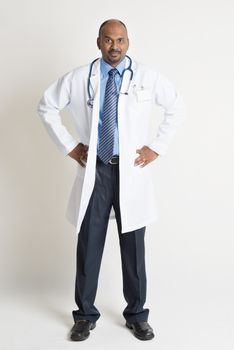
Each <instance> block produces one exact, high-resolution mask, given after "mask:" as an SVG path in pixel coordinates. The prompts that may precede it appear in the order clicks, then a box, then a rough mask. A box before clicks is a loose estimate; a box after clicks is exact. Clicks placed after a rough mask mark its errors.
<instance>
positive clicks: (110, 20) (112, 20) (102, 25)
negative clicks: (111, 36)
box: [98, 18, 127, 37]
mask: <svg viewBox="0 0 234 350" xmlns="http://www.w3.org/2000/svg"><path fill="white" fill-rule="evenodd" d="M109 22H117V23H120V24H122V26H123V27H124V28H125V29H126V30H127V27H126V25H125V24H124V23H123V22H122V21H120V20H119V19H114V18H113V19H107V20H106V21H105V22H103V23H102V24H101V25H100V28H99V31H98V36H99V37H100V35H101V31H102V28H103V27H104V26H105V25H106V24H107V23H109Z"/></svg>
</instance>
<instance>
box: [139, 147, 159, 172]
mask: <svg viewBox="0 0 234 350" xmlns="http://www.w3.org/2000/svg"><path fill="white" fill-rule="evenodd" d="M136 153H139V156H138V157H137V158H136V159H135V163H134V165H135V166H136V165H139V164H141V165H140V167H141V168H143V167H144V166H146V165H147V164H149V163H150V162H152V161H153V160H155V159H156V158H157V157H158V156H159V155H158V153H156V152H155V151H153V150H152V149H151V148H149V147H148V146H143V147H142V148H140V149H137V150H136Z"/></svg>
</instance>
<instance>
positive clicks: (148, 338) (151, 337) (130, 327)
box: [126, 323, 154, 340]
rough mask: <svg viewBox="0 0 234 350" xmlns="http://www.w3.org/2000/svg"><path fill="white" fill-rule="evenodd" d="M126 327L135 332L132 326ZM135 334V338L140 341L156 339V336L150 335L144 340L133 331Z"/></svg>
mask: <svg viewBox="0 0 234 350" xmlns="http://www.w3.org/2000/svg"><path fill="white" fill-rule="evenodd" d="M126 326H127V327H128V328H129V329H131V330H133V327H132V326H131V325H130V324H128V323H126ZM133 334H134V336H135V337H136V338H137V339H140V340H151V339H153V338H154V334H151V335H149V336H147V337H144V338H143V337H141V336H140V335H137V334H135V332H134V331H133Z"/></svg>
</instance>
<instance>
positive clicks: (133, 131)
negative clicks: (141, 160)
mask: <svg viewBox="0 0 234 350" xmlns="http://www.w3.org/2000/svg"><path fill="white" fill-rule="evenodd" d="M128 64H129V62H128V59H126V67H127V66H128ZM89 68H90V65H85V66H82V67H78V68H75V69H73V70H72V71H70V72H68V73H66V74H65V75H63V76H62V77H60V78H59V79H57V80H56V81H55V82H54V83H53V84H52V85H51V86H49V87H48V89H47V90H46V91H45V93H44V95H43V97H42V98H41V100H40V102H39V105H38V114H39V116H40V117H41V120H42V121H43V123H44V125H45V127H46V129H47V131H48V133H49V135H50V136H51V138H52V140H53V141H54V142H55V144H56V145H57V146H58V148H59V149H60V151H61V152H62V153H63V155H64V156H65V155H67V154H68V153H69V152H70V151H71V150H72V149H73V148H74V147H75V146H76V145H77V144H78V143H79V142H82V143H83V144H85V145H88V146H89V150H88V158H87V163H86V167H85V168H83V167H82V166H81V165H79V164H78V163H77V173H76V177H75V180H74V183H73V186H72V189H71V193H70V197H69V201H68V204H67V210H66V217H67V219H68V220H69V221H70V222H71V223H72V224H73V225H74V226H75V227H76V234H77V235H78V234H79V231H80V226H81V223H82V220H83V218H84V215H85V212H86V209H87V206H88V203H89V199H90V196H91V194H92V190H93V187H94V182H95V170H96V168H95V164H96V155H97V137H98V120H99V100H100V59H99V60H97V61H96V62H95V63H94V66H93V70H92V74H91V78H90V85H91V86H90V88H91V89H90V90H91V93H92V95H93V97H94V104H93V108H90V107H88V105H87V101H88V94H87V81H88V74H89ZM132 70H133V79H132V80H131V82H130V85H129V81H130V80H129V77H130V73H129V71H128V70H127V71H126V72H125V74H124V78H123V83H122V90H121V91H123V92H124V91H128V95H127V94H123V93H122V94H120V96H119V102H118V130H119V155H120V159H119V174H120V190H119V200H120V212H121V223H122V233H125V232H128V231H132V230H135V229H138V228H140V227H143V226H146V225H148V224H149V223H152V222H154V221H155V220H157V218H158V208H157V204H156V199H155V193H154V189H153V183H152V176H151V175H152V174H151V169H150V165H151V164H152V163H150V164H149V165H146V166H145V167H142V168H141V167H139V166H134V161H135V159H136V158H137V156H138V155H139V154H138V153H136V149H138V148H141V147H143V146H144V145H147V146H149V147H150V148H151V149H153V150H154V151H156V152H157V153H158V154H159V155H160V156H163V155H164V154H165V153H166V151H167V148H168V146H169V143H170V142H171V140H172V137H173V135H174V133H175V131H176V128H177V125H178V124H180V122H181V121H182V120H183V103H182V100H181V97H180V96H179V94H178V92H177V91H176V90H175V88H174V85H173V84H172V83H171V82H170V81H169V80H168V79H167V78H166V77H165V76H163V75H162V74H160V73H159V72H158V71H157V70H154V69H151V68H147V67H146V66H144V65H142V64H139V63H137V62H136V61H133V62H132ZM154 104H158V105H160V106H162V107H163V109H164V119H163V120H162V122H161V123H160V124H159V128H158V130H155V137H154V138H153V139H149V127H150V118H151V117H152V115H151V114H152V107H153V105H154ZM65 107H66V108H68V109H69V111H70V112H71V115H72V117H73V119H74V123H75V126H76V130H77V135H78V138H77V140H76V139H74V138H73V137H72V136H71V134H70V133H69V131H68V130H67V128H66V127H65V126H64V125H63V124H62V121H61V117H60V114H59V112H60V111H61V110H62V109H64V108H65ZM155 161H157V160H155ZM113 218H115V213H114V211H113V207H112V209H111V213H110V219H113Z"/></svg>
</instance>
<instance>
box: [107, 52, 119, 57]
mask: <svg viewBox="0 0 234 350" xmlns="http://www.w3.org/2000/svg"><path fill="white" fill-rule="evenodd" d="M120 54H121V52H119V51H110V52H109V55H110V56H111V57H118V56H119V55H120Z"/></svg>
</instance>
